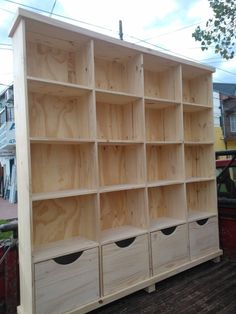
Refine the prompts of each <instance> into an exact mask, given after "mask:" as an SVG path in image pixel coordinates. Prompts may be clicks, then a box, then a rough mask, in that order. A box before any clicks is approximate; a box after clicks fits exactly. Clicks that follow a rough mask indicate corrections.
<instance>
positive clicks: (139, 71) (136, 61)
mask: <svg viewBox="0 0 236 314" xmlns="http://www.w3.org/2000/svg"><path fill="white" fill-rule="evenodd" d="M94 48H95V49H94V56H95V86H96V88H97V89H100V90H109V91H114V92H120V93H127V94H134V95H137V96H142V95H143V68H142V55H141V54H138V53H137V52H136V51H134V50H132V49H122V47H120V46H119V47H118V46H117V45H115V44H110V43H103V44H101V43H99V42H98V41H95V43H94Z"/></svg>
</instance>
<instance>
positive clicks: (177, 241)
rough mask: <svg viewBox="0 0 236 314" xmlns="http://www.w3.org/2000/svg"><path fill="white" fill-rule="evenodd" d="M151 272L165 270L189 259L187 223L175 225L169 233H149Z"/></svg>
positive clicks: (156, 272)
mask: <svg viewBox="0 0 236 314" xmlns="http://www.w3.org/2000/svg"><path fill="white" fill-rule="evenodd" d="M151 249H152V265H153V274H154V275H156V274H158V273H162V272H166V271H168V270H170V269H173V268H176V266H178V265H181V264H183V263H185V262H187V261H188V260H189V249H188V228H187V224H184V225H180V226H177V227H176V229H175V231H174V232H173V233H172V234H170V235H165V234H163V232H162V231H156V232H152V233H151Z"/></svg>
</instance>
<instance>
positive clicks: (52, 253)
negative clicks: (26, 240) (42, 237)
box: [33, 237, 98, 263]
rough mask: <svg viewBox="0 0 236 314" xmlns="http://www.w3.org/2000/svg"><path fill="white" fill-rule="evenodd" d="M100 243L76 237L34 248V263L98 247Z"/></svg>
mask: <svg viewBox="0 0 236 314" xmlns="http://www.w3.org/2000/svg"><path fill="white" fill-rule="evenodd" d="M97 246H98V243H97V242H95V241H92V240H89V239H86V238H83V237H74V238H71V239H66V240H61V241H57V242H54V243H49V244H47V245H42V246H40V247H37V248H34V250H33V261H34V263H39V262H42V261H45V260H48V259H52V258H55V257H58V256H63V255H67V254H71V253H74V252H80V251H84V250H88V249H91V248H94V247H97Z"/></svg>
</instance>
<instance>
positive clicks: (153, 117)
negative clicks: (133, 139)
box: [145, 101, 183, 142]
mask: <svg viewBox="0 0 236 314" xmlns="http://www.w3.org/2000/svg"><path fill="white" fill-rule="evenodd" d="M181 115H182V112H181V107H180V105H178V104H169V103H167V104H166V103H165V102H164V103H162V102H157V103H151V102H150V101H148V102H147V101H146V102H145V120H146V123H145V125H146V139H147V141H164V142H165V141H181V140H183V138H182V132H181V131H182V129H181V128H182V124H181Z"/></svg>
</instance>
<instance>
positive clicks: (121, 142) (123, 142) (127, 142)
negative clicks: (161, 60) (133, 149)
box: [97, 139, 144, 146]
mask: <svg viewBox="0 0 236 314" xmlns="http://www.w3.org/2000/svg"><path fill="white" fill-rule="evenodd" d="M97 142H98V145H117V146H120V145H132V146H133V145H138V144H144V141H139V140H134V141H132V140H109V139H107V140H104V139H98V140H97Z"/></svg>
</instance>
